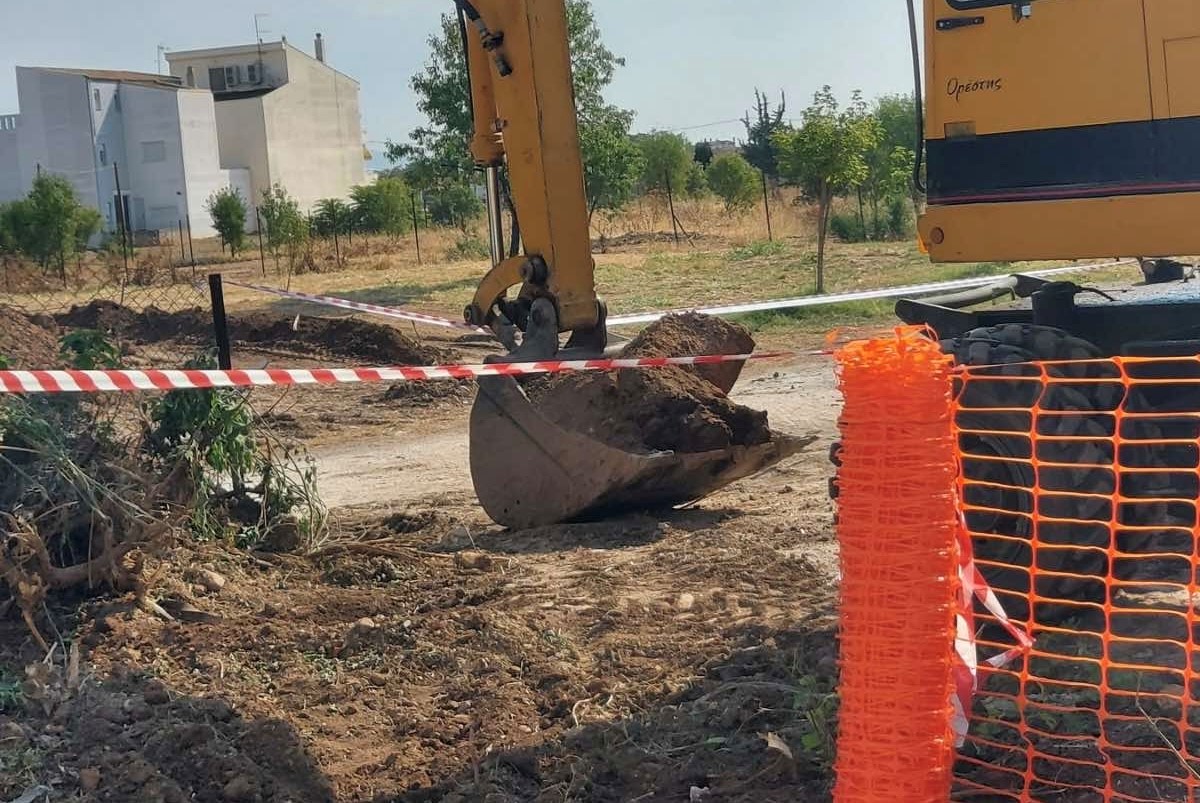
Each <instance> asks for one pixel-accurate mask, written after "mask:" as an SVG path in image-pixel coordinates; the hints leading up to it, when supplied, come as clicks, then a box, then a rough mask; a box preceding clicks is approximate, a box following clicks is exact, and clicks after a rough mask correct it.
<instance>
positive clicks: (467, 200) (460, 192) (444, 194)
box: [427, 184, 483, 231]
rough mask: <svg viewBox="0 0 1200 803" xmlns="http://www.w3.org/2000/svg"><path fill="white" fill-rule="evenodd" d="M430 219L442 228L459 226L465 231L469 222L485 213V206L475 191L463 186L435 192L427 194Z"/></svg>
mask: <svg viewBox="0 0 1200 803" xmlns="http://www.w3.org/2000/svg"><path fill="white" fill-rule="evenodd" d="M427 203H428V205H429V217H430V219H431V220H433V222H434V223H437V224H439V225H442V226H458V227H459V228H461V229H463V230H464V231H465V230H466V228H467V221H469V220H474V219H475V218H477V217H479V215H480V214H482V213H483V204H482V203H481V202H480V200H479V196H477V195H476V194H475V190H473V189H471V188H470V187H466V186H463V185H462V184H452V185H450V186H448V187H443V188H441V189H437V190H433V191H432V192H429V193H428V194H427Z"/></svg>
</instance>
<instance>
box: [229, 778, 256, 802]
mask: <svg viewBox="0 0 1200 803" xmlns="http://www.w3.org/2000/svg"><path fill="white" fill-rule="evenodd" d="M221 795H222V796H223V797H224V798H225V799H226V800H253V799H254V782H253V781H251V780H250V778H248V777H246V776H245V775H239V776H237V777H236V778H234V779H233V780H232V781H230V782H229V783H227V784H225V788H224V789H222V790H221Z"/></svg>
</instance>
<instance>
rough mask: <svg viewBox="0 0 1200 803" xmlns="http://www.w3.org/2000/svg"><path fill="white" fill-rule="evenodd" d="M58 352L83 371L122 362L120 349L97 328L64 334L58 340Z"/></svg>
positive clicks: (111, 366) (112, 365) (114, 365)
mask: <svg viewBox="0 0 1200 803" xmlns="http://www.w3.org/2000/svg"><path fill="white" fill-rule="evenodd" d="M58 353H59V356H60V357H62V359H63V360H64V361H66V362H67V363H69V364H70V365H71V367H72V368H77V369H79V370H81V371H94V370H97V369H101V368H116V367H118V366H119V365H120V364H121V351H120V349H118V348H117V347H116V346H115V345H113V344H112V343H110V342H109V340H108V338H106V337H105V336H104V333H103V332H99V331H97V330H95V329H76V330H75V331H73V332H70V333H68V334H65V335H63V336H62V337H61V338H59V341H58Z"/></svg>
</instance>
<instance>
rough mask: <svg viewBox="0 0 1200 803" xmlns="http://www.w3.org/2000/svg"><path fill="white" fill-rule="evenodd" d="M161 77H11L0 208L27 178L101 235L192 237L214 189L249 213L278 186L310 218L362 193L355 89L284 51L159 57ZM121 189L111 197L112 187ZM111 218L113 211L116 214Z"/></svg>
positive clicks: (2, 137) (204, 232)
mask: <svg viewBox="0 0 1200 803" xmlns="http://www.w3.org/2000/svg"><path fill="white" fill-rule="evenodd" d="M167 60H168V63H169V64H170V66H171V73H172V74H171V75H157V74H153V73H137V72H124V71H113V70H82V69H60V68H54V67H18V68H17V71H16V72H17V98H18V101H19V103H20V113H19V114H10V115H0V202H2V201H8V200H14V199H16V198H20V197H21V196H23V195H24V194H25V193H26V192H28V190H29V187H30V186H31V185H32V183H33V180H34V177H35V176H36V175H37V173H38V172H39V171H47V172H49V173H53V174H55V175H60V176H63V177H65V178H67V179H68V180H69V181H70V182H71V184H72V185H73V186H74V187H75V191H76V193H77V194H78V196H79V198H80V200H81V201H82V202H83V203H85V204H87V205H89V206H92V207H93V208H95V209H97V210H99V211H100V213H101V215H102V216H103V218H104V221H105V230H106V231H110V232H111V231H116V230H117V229H118V227H119V225H120V223H121V220H120V213H121V210H122V209H123V210H124V213H125V217H124V220H125V221H127V222H128V225H129V226H130V228H132V229H134V230H135V231H161V230H168V229H169V230H173V229H175V228H176V227H177V226H179V225H184V226H187V225H189V224H190V226H191V229H192V232H193V234H194V235H195V236H198V237H203V236H209V235H212V234H214V233H215V232H214V230H213V227H212V220H211V218H210V217H209V215H208V212H207V210H206V209H205V206H206V204H205V202H206V200H207V199H208V198H209V196H210V195H211V194H212V193H214V192H216V191H217V190H220V189H222V188H224V187H232V188H234V189H236V190H238V191H239V192H240V193H241V194H242V196H243V197H244V198H245V199H246V201H247V202H248V204H247V205H248V206H249V207H250V213H249V221H248V222H249V223H250V224H251V225H253V222H254V213H253V208H254V206H256V205H257V203H258V202H259V201H260V199H261V198H262V193H263V191H264V190H267V189H269V188H270V187H271V186H272V185H273V184H280V185H282V186H283V187H284V188H286V189H287V191H288V192H289V193H290V194H291V195H292V196H293V197H295V198H296V199H297V200H298V201H299V203H300V205H301V207H302V208H304V209H306V210H307V209H309V208H310V207H311V206H312V205H313V204H314V203H315V202H316V201H318V200H320V199H322V198H345V197H347V196H348V195H349V193H350V190H351V188H352V187H354V186H355V185H358V184H363V183H365V182H366V180H367V179H366V171H365V165H364V149H363V140H362V124H361V120H360V116H359V104H358V84H357V82H355V81H354V80H353V79H351V78H348V77H347V76H345V75H342V74H341V73H339V72H338V71H337V70H334V69H333V68H332V67H330V66H329V65H328V64H326V63H325V61H324V42H323V41H322V40H321V38H320V35H319V34H318V37H317V43H316V55H315V56H309V55H308V54H306V53H303V52H302V51H300V50H298V49H296V48H295V47H292V46H291V45H289V44H288V43H287V41H286V40H283V41H280V42H267V43H260V44H257V45H247V46H241V47H226V48H212V49H207V50H190V51H178V52H172V53H168V54H167ZM118 182H119V183H120V189H119V191H118V187H117V184H118ZM118 205H120V206H118Z"/></svg>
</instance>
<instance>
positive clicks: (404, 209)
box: [350, 176, 413, 237]
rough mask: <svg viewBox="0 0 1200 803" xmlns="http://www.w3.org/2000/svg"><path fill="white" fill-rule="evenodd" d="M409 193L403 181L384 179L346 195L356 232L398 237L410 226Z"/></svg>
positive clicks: (396, 178)
mask: <svg viewBox="0 0 1200 803" xmlns="http://www.w3.org/2000/svg"><path fill="white" fill-rule="evenodd" d="M412 204H413V202H412V191H411V190H409V188H408V185H407V184H406V183H405V182H404V179H402V178H398V177H394V176H393V177H387V178H380V179H377V180H376V181H375V182H374V183H373V184H363V185H360V186H358V187H355V188H354V189H352V190H351V191H350V206H351V208H352V209H353V210H354V226H355V228H356V229H357V230H358V231H362V232H370V233H372V234H390V235H391V236H392V237H399V236H400V235H401V234H403V233H404V232H406V231H408V229H409V227H410V226H412V213H413V207H412Z"/></svg>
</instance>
